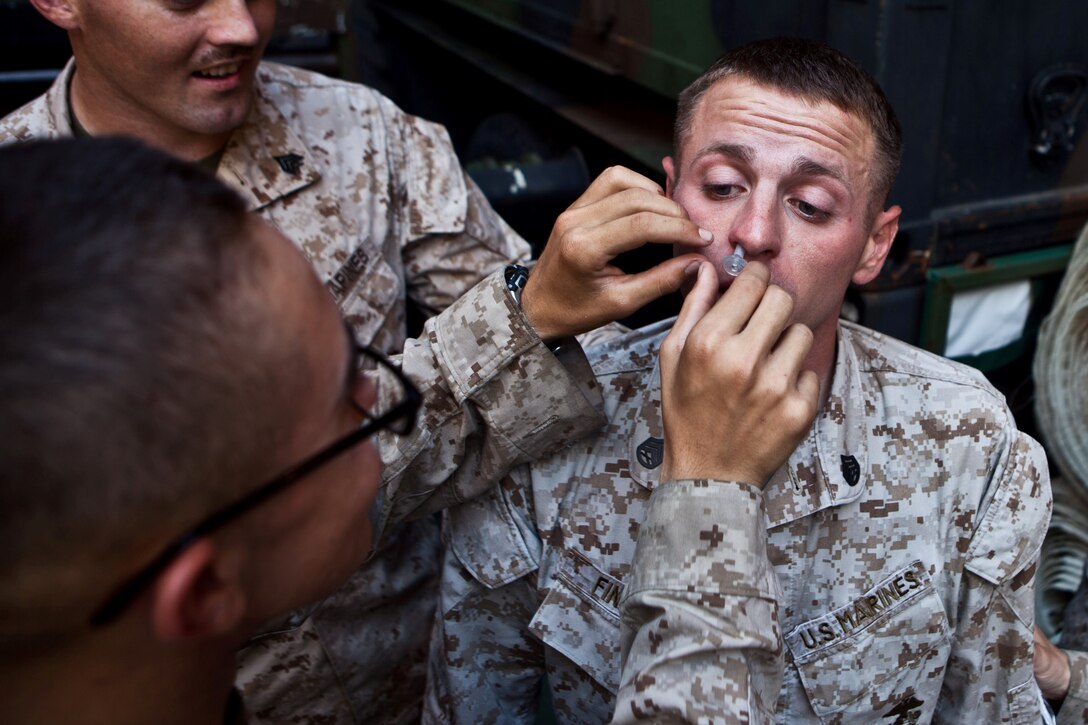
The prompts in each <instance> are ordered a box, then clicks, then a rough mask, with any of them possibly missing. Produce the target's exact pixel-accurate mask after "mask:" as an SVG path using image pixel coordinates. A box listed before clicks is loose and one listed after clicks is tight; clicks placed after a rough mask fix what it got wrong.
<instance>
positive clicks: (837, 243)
mask: <svg viewBox="0 0 1088 725" xmlns="http://www.w3.org/2000/svg"><path fill="white" fill-rule="evenodd" d="M874 152H875V143H874V139H873V134H872V131H871V130H870V129H869V127H868V126H867V125H866V123H865V122H863V121H862V120H861V119H860V118H857V117H855V116H853V115H852V114H847V113H845V112H843V111H841V110H839V109H838V108H836V107H835V106H833V105H831V104H827V103H821V104H815V105H814V104H810V103H808V102H806V101H804V100H801V99H799V98H794V97H792V96H786V95H783V94H782V93H780V92H778V91H776V90H773V89H769V88H766V87H763V86H760V85H757V84H755V83H753V82H751V81H748V80H746V79H743V78H739V77H729V78H726V79H724V80H722V81H719V82H718V83H717V84H716V85H714V86H713V87H711V88H710V89H709V90H708V91H707V93H706V95H705V96H704V97H703V100H702V101H701V103H700V104H699V107H698V108H697V109H696V113H695V116H694V119H693V123H692V126H691V129H690V132H689V134H688V136H687V138H686V139H685V140H684V142H683V148H682V149H680V157H679V159H677V160H676V163H674V161H673V160H672V159H667V160H666V163H665V166H666V173H667V175H668V191H669V194H670V196H671V197H672V198H673V199H675V200H676V201H677V202H678V203H679V204H680V205H681V206H683V207H684V209H685V210H686V211H687V213H688V214H689V215H690V217H691V219H692V220H693V221H694V222H695V223H696V224H698V225H699V226H701V227H703V228H705V229H709V230H710V231H712V232H713V233H714V242H713V243H712V244H711V246H709V247H708V248H706V249H704V250H687V249H683V250H678V251H681V252H686V251H697V252H700V253H702V254H704V255H705V256H706V257H707V258H709V259H710V260H711V261H712V262H714V263H715V266H716V267H717V269H718V274H719V277H720V278H721V280H722V285H723V287H724V286H725V285H726V284H728V282H729V281H730V280H731V279H732V278H731V277H729V276H728V275H727V274H726V273H725V271H724V269H723V267H722V264H721V260H722V258H723V257H725V256H726V255H729V254H731V253H732V252H733V251H734V249H735V248H736V246H737V245H738V244H740V245H743V246H744V250H745V252H746V254H747V257H748V258H749V259H759V260H760V261H762V262H764V263H766V264H767V266H768V267H769V268H770V271H771V281H772V282H774V283H775V284H777V285H779V286H781V287H783V288H784V289H785V290H786V291H787V292H789V293H790V294H791V295H793V298H794V304H795V308H794V309H795V311H794V321H795V322H802V323H804V324H806V325H808V326H809V327H811V328H812V329H813V330H814V331H815V332H817V334H819V330H820V328H823V329H827V328H828V327H829V326H830V327H832V328H833V325H834V324H835V320H836V319H837V317H838V313H839V309H840V307H841V305H842V300H843V296H844V294H845V291H846V288H847V286H848V285H849V283H850V281H851V280H852V279H853V281H855V282H858V283H864V282H867V281H870V280H871V279H872V278H873V277H875V275H876V273H877V272H879V270H880V264H881V263H882V262H883V258H884V256H886V254H887V245H882V244H881V242H882V241H887V243H888V244H890V241H891V240H890V238H888V239H887V240H883V239H880V238H878V236H877V229H878V228H880V225H882V224H884V223H886V222H887V221H888V220H889V219H890V218H893V217H894V219H897V218H898V208H896V209H894V210H892V211H890V212H883V213H878V214H876V215H875V219H871V218H870V216H871V214H870V203H871V200H872V193H873V175H872V173H871V169H872V168H873V158H874ZM676 164H679V165H676ZM884 231H885V232H886V231H887V229H886V228H885V229H884ZM891 235H892V236H894V228H893V229H892V230H891Z"/></svg>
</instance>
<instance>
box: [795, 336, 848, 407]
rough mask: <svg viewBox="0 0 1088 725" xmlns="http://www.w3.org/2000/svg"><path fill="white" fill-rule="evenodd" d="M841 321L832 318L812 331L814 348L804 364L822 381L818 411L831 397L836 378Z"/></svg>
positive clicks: (810, 350) (804, 366) (805, 367)
mask: <svg viewBox="0 0 1088 725" xmlns="http://www.w3.org/2000/svg"><path fill="white" fill-rule="evenodd" d="M838 345H839V321H838V319H837V318H834V317H832V318H831V319H828V320H826V321H824V323H823V324H822V325H820V326H819V327H818V328H817V329H815V330H813V331H812V347H811V348H809V351H808V355H807V356H806V357H805V361H804V363H803V364H802V366H801V367H802V368H803V369H805V370H812V371H813V372H815V373H816V377H817V378H818V379H819V381H820V401H819V407H818V408H817V410H823V408H824V405H826V404H827V399H828V398H829V397H830V396H831V383H832V382H833V381H834V378H835V359H836V357H837V355H838Z"/></svg>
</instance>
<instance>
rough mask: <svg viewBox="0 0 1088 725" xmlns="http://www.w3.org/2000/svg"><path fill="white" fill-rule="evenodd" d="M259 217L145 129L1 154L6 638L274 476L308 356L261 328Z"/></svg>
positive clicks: (0, 640) (0, 487) (2, 615)
mask: <svg viewBox="0 0 1088 725" xmlns="http://www.w3.org/2000/svg"><path fill="white" fill-rule="evenodd" d="M254 223H255V222H254V221H253V219H252V218H251V217H250V215H249V214H248V213H247V210H246V206H245V203H244V202H243V200H242V199H241V198H240V197H239V196H238V195H236V194H235V193H234V192H232V191H231V190H229V189H228V188H226V187H225V186H223V185H222V184H221V183H220V182H219V181H217V180H216V179H215V178H214V177H212V176H211V175H210V174H208V173H206V172H205V171H203V170H201V169H199V168H197V167H195V166H192V165H190V164H187V163H184V162H182V161H179V160H175V159H173V158H171V157H168V156H166V155H165V154H163V153H160V152H158V151H154V150H152V149H150V148H148V147H145V146H143V145H142V144H139V143H137V142H135V141H131V140H122V139H104V138H99V139H80V140H66V141H49V142H36V143H32V144H27V145H23V146H8V147H5V148H2V149H0V320H2V324H0V329H3V334H2V335H0V419H2V420H3V431H4V435H3V440H2V441H0V532H2V533H0V549H2V550H3V552H4V557H3V563H2V564H0V579H2V581H3V585H2V586H0V619H2V620H3V622H4V624H2V625H0V646H5V647H6V648H8V649H9V651H11V648H12V647H16V646H18V647H24V648H25V647H29V646H32V643H33V642H34V641H35V637H37V638H39V639H41V638H47V637H51V636H59V635H56V633H55V632H53V633H51V630H50V626H51V623H52V622H53V621H55V622H57V624H58V626H64V623H65V622H66V621H68V619H69V618H71V617H75V616H77V614H76V613H73V612H72V611H70V610H72V609H73V608H74V607H76V606H77V605H82V604H84V601H83V600H84V599H86V598H89V597H96V596H99V595H100V594H101V591H99V589H98V588H101V589H102V590H105V589H109V588H110V587H112V586H115V585H116V584H117V581H116V579H113V580H111V579H110V577H117V576H118V573H119V572H118V571H117V569H118V568H126V567H130V566H133V565H134V564H136V563H139V560H138V559H137V558H136V557H140V556H146V555H148V554H154V553H155V552H154V551H148V549H149V548H151V547H153V546H155V545H156V543H157V542H161V541H162V539H163V537H169V536H171V535H176V534H178V533H180V531H179V529H183V528H185V527H186V526H188V525H191V524H192V523H193V522H194V521H196V520H197V519H199V518H200V517H201V516H203V515H205V514H206V513H208V512H209V511H211V510H213V509H215V508H217V507H218V506H219V505H222V504H223V503H225V502H227V501H230V500H233V499H235V498H236V497H237V496H238V495H239V491H241V490H248V489H249V488H252V487H255V486H256V485H258V484H259V483H261V480H260V478H261V477H263V476H266V475H268V473H269V472H268V471H267V470H265V469H266V467H267V466H270V465H274V464H272V463H271V461H270V460H269V459H270V456H269V452H270V451H273V450H275V446H276V445H278V444H279V443H281V442H282V441H283V440H284V437H285V436H286V434H287V431H288V424H287V421H285V418H287V417H288V416H287V415H285V414H284V405H285V403H284V402H283V400H284V397H285V396H286V395H288V393H286V392H284V391H283V390H282V388H283V387H284V386H283V385H282V384H281V383H280V380H281V378H282V376H280V375H277V374H274V373H273V372H272V371H273V370H274V369H276V368H277V366H287V367H291V366H292V365H296V363H294V362H293V360H294V359H295V358H294V353H293V352H292V353H290V354H281V355H279V358H280V359H275V358H273V357H271V356H273V355H277V354H279V353H275V352H270V351H271V350H280V349H281V348H283V347H284V345H283V344H282V343H280V344H278V345H277V344H276V341H275V340H274V339H273V338H275V337H277V335H276V334H275V333H274V332H269V331H267V330H265V329H262V325H261V322H262V321H263V320H264V317H262V315H261V313H260V305H261V299H262V298H261V296H260V294H258V293H257V292H256V290H257V286H258V284H259V280H260V274H261V271H262V270H263V269H266V268H267V265H268V262H267V258H266V255H265V253H264V252H263V251H262V250H261V248H260V245H259V244H256V243H255V242H254V235H253V228H252V227H250V226H249V225H251V224H254ZM284 357H289V358H290V359H283V358H284ZM121 573H122V574H127V573H131V572H127V571H126V572H121ZM51 590H52V591H51ZM84 614H86V615H89V612H85V613H84ZM50 617H52V618H53V619H49V618H50Z"/></svg>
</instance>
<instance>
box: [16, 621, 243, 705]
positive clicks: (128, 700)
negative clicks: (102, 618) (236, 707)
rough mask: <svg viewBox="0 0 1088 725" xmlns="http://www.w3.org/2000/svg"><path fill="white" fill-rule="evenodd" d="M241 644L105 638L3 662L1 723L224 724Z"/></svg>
mask: <svg viewBox="0 0 1088 725" xmlns="http://www.w3.org/2000/svg"><path fill="white" fill-rule="evenodd" d="M237 644H238V643H237V642H235V641H233V640H229V639H227V640H217V641H215V642H212V643H202V644H193V645H173V646H169V647H167V646H165V645H163V644H161V643H149V642H148V641H147V638H146V636H145V637H142V638H141V639H140V641H137V640H136V639H135V638H132V637H128V638H124V640H123V641H122V639H121V638H118V637H110V638H109V639H108V640H99V641H97V642H96V643H95V644H87V645H86V646H76V647H71V648H68V649H66V650H64V651H63V652H59V653H54V654H50V655H45V656H41V657H39V658H37V659H35V660H34V661H33V662H30V663H27V662H25V661H18V662H6V663H3V664H2V665H0V683H2V684H0V721H2V722H20V723H22V722H25V723H54V722H55V723H66V724H67V725H99V724H101V725H106V724H107V723H108V724H109V725H128V724H129V723H132V724H133V725H135V724H136V723H149V722H154V723H159V724H160V725H175V724H176V725H182V723H184V724H186V725H192V724H193V723H208V724H209V725H212V724H214V725H219V724H220V723H222V722H223V717H224V712H225V710H226V706H227V700H228V698H229V696H230V691H231V687H232V686H233V682H234V654H235V650H236V645H237Z"/></svg>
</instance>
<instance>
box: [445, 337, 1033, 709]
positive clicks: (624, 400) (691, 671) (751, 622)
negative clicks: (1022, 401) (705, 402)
mask: <svg viewBox="0 0 1088 725" xmlns="http://www.w3.org/2000/svg"><path fill="white" fill-rule="evenodd" d="M670 324H671V323H669V322H664V323H659V324H657V325H653V326H650V327H648V328H645V329H643V330H641V331H636V332H633V333H631V334H630V335H628V336H626V337H621V338H618V339H617V340H614V341H612V342H609V343H606V344H604V345H602V346H599V347H596V348H594V349H592V350H590V351H588V355H589V357H590V361H591V363H592V364H593V367H594V370H595V372H596V374H597V378H598V382H599V384H600V386H601V389H602V392H603V394H604V396H605V415H606V417H607V418H608V421H609V422H608V425H607V427H606V428H605V429H604V432H603V433H601V434H600V435H598V436H597V437H596V438H592V439H589V440H587V441H581V442H579V443H577V444H575V445H574V446H573V447H571V448H570V449H568V450H566V451H563V452H561V453H559V454H558V455H555V456H553V457H551V458H549V459H543V460H540V461H537V462H536V463H534V464H532V465H531V466H523V467H520V468H518V469H516V470H514V471H513V472H512V473H511V475H510V476H508V477H507V478H506V479H505V480H504V481H503V484H502V486H501V487H499V488H498V489H495V490H493V491H492V492H490V493H489V494H488V495H486V496H484V497H481V498H479V499H477V500H476V501H474V502H470V503H468V504H466V505H463V506H460V507H458V508H456V509H451V510H450V511H449V512H448V513H447V529H446V532H445V534H446V536H447V537H448V544H449V545H448V549H447V553H446V564H445V570H444V572H443V583H442V592H441V598H440V603H439V611H440V617H439V618H438V622H439V623H440V625H441V627H442V630H443V631H442V632H441V635H442V636H441V637H438V636H436V638H435V640H434V643H433V644H432V662H431V667H432V673H433V675H434V677H433V683H432V684H431V685H429V691H428V700H427V704H426V706H425V707H426V709H427V719H429V720H432V721H444V720H450V721H454V722H458V723H477V722H504V723H506V722H531V721H532V718H533V714H534V712H535V708H536V698H537V693H538V688H539V686H540V678H541V677H542V676H543V675H545V674H546V675H547V682H548V684H549V686H550V694H551V699H552V701H553V706H554V710H555V712H556V716H557V719H558V720H559V722H571V723H594V722H605V721H607V720H608V719H609V717H610V716H611V714H612V711H613V708H614V706H616V703H617V696H616V695H617V692H619V693H620V700H619V707H618V709H617V712H616V719H617V720H619V721H628V720H632V719H638V718H651V719H666V720H667V719H675V718H679V719H686V720H691V721H700V722H722V721H729V722H732V721H738V722H748V721H752V722H766V721H769V720H772V719H776V720H779V721H783V722H819V721H823V722H831V723H914V722H929V721H931V720H932V721H937V722H949V723H1002V722H1033V723H1034V722H1038V721H1039V718H1040V712H1039V702H1040V701H1039V695H1038V691H1037V687H1036V685H1035V682H1034V679H1033V673H1032V641H1033V640H1032V628H1033V623H1034V612H1033V588H1034V578H1033V577H1034V572H1035V568H1036V562H1037V557H1038V552H1039V548H1040V546H1041V543H1042V539H1043V536H1044V534H1045V532H1046V528H1047V523H1048V520H1049V515H1050V504H1051V499H1050V485H1049V478H1048V474H1047V467H1046V463H1045V459H1044V457H1043V453H1042V450H1041V448H1040V446H1039V445H1038V444H1037V443H1036V442H1035V441H1033V440H1032V439H1031V438H1029V437H1028V436H1026V435H1024V434H1022V433H1020V432H1018V431H1017V430H1016V427H1015V425H1014V422H1013V419H1012V416H1011V414H1010V413H1009V411H1008V409H1007V407H1006V406H1005V404H1004V401H1003V400H1002V398H1001V397H1000V395H999V394H998V393H996V392H995V391H994V390H993V388H992V387H990V385H989V384H988V383H986V381H985V379H984V378H983V377H982V376H981V375H980V374H979V373H978V372H977V371H974V370H971V369H969V368H966V367H963V366H960V365H957V364H955V363H952V362H949V361H947V360H944V359H941V358H938V357H936V356H933V355H930V354H928V353H925V352H922V351H920V350H917V349H915V348H912V347H910V346H909V345H906V344H904V343H901V342H899V341H896V340H893V339H890V338H887V337H884V336H883V335H880V334H878V333H875V332H872V331H868V330H865V329H864V328H861V327H858V326H855V325H851V324H849V323H845V322H843V323H841V324H840V327H839V337H838V350H837V363H836V367H835V372H834V379H833V382H832V387H831V391H830V395H829V400H828V402H827V404H826V405H825V406H824V407H823V409H822V410H821V412H820V414H819V416H818V418H817V421H816V423H815V424H814V425H813V428H812V430H811V431H810V432H809V434H808V437H807V438H806V439H805V441H804V442H803V443H802V444H801V445H800V446H799V447H798V448H797V450H795V451H794V453H793V454H792V455H791V457H790V459H789V461H788V462H787V463H786V464H785V465H784V466H783V467H782V468H781V469H780V470H779V471H778V472H777V473H776V474H775V476H773V477H772V478H771V480H770V481H769V482H768V483H767V485H766V488H765V490H764V491H763V493H762V495H756V494H755V493H754V489H751V488H750V487H747V486H745V485H744V484H737V483H731V482H716V481H710V482H707V481H681V482H673V483H670V484H667V485H664V486H659V485H658V480H657V475H658V470H659V469H658V468H657V467H658V466H659V465H660V463H661V460H662V452H663V441H662V437H663V432H662V423H661V414H660V392H659V389H660V379H659V374H658V371H657V367H656V366H657V352H658V348H659V345H660V343H661V341H662V339H663V338H664V336H665V334H666V333H667V331H668V328H669V325H670ZM707 444H708V445H713V442H712V441H708V442H707ZM761 509H762V510H763V511H765V513H760V511H761ZM745 527H748V528H747V529H746V528H745ZM640 530H641V532H642V541H641V542H639V547H640V551H639V557H640V561H639V562H638V567H639V570H633V565H632V559H633V557H634V555H635V549H636V541H638V539H639V537H640ZM763 531H765V532H766V534H765V536H766V541H765V544H766V547H765V550H763V549H761V548H760V546H759V545H758V539H759V537H760V536H761V535H763ZM621 616H622V617H623V618H624V621H626V625H621ZM625 647H626V648H629V652H630V654H629V655H628V657H627V660H626V666H624V657H623V655H622V654H621V653H622V651H623V649H624V648H625ZM621 688H622V689H621Z"/></svg>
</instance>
